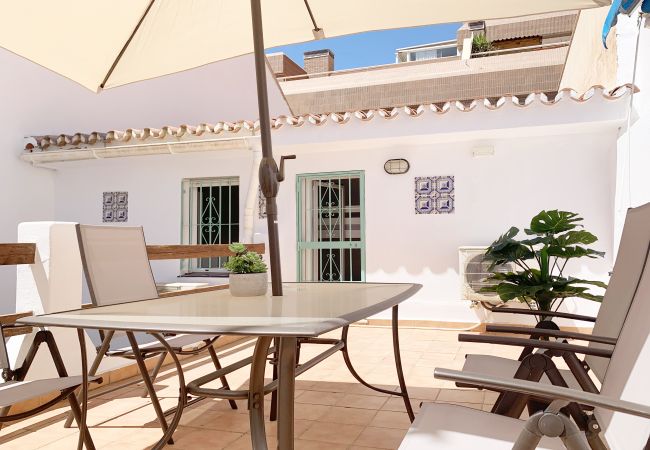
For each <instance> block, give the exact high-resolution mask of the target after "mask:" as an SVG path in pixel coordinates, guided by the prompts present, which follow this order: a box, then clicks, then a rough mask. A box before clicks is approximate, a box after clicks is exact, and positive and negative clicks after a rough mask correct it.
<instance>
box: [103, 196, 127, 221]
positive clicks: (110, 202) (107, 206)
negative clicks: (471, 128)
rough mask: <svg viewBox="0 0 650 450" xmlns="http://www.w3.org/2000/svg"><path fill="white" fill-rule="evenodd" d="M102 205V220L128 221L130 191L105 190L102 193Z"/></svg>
mask: <svg viewBox="0 0 650 450" xmlns="http://www.w3.org/2000/svg"><path fill="white" fill-rule="evenodd" d="M102 205H103V212H102V222H128V220H129V193H128V192H104V193H103V194H102Z"/></svg>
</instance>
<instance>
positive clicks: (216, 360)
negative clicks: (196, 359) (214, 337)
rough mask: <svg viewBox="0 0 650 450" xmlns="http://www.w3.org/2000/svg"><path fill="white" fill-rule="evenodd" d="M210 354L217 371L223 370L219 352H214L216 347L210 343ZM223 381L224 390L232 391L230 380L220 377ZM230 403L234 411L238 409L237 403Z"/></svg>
mask: <svg viewBox="0 0 650 450" xmlns="http://www.w3.org/2000/svg"><path fill="white" fill-rule="evenodd" d="M208 353H210V358H212V363H213V364H214V367H215V368H216V369H217V370H221V369H222V367H221V363H220V362H219V357H218V356H217V352H216V351H215V350H214V347H213V346H212V344H211V343H208ZM219 379H220V380H221V385H222V386H223V388H224V389H226V390H228V391H229V390H230V385H229V384H228V380H227V379H226V376H225V375H224V376H221V377H219ZM228 403H230V407H231V408H232V409H237V402H235V401H234V400H228Z"/></svg>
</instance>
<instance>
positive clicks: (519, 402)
mask: <svg viewBox="0 0 650 450" xmlns="http://www.w3.org/2000/svg"><path fill="white" fill-rule="evenodd" d="M549 360H550V358H549V357H548V356H546V355H544V354H543V353H533V354H531V355H528V356H526V357H525V358H524V359H523V360H522V361H521V364H520V365H519V368H518V369H517V372H516V373H515V376H514V378H517V379H519V380H528V381H535V382H538V381H539V380H540V379H541V378H542V375H543V374H544V371H545V368H546V365H547V364H548V361H549ZM528 398H529V397H528V396H527V395H523V394H517V393H515V392H502V393H500V394H499V397H498V398H497V401H496V402H495V403H494V406H493V407H492V412H493V413H495V414H499V415H501V416H508V417H514V418H516V419H517V418H519V417H521V413H522V412H523V411H524V408H526V406H527V404H528Z"/></svg>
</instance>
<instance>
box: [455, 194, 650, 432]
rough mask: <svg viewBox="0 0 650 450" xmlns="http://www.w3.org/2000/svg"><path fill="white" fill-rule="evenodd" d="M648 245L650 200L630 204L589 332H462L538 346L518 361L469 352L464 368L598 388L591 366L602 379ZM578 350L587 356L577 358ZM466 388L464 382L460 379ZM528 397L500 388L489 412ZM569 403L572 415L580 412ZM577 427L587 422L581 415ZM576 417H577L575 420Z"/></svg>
mask: <svg viewBox="0 0 650 450" xmlns="http://www.w3.org/2000/svg"><path fill="white" fill-rule="evenodd" d="M649 245H650V204H646V205H644V206H640V207H638V208H633V209H630V210H629V211H628V213H627V217H626V221H625V226H624V229H623V234H622V237H621V243H620V246H619V252H618V257H617V259H616V264H615V266H614V271H613V274H612V277H611V280H610V283H609V287H608V289H607V292H606V293H605V297H604V299H603V302H602V304H601V308H600V311H599V314H598V317H597V318H596V319H595V323H594V329H593V332H592V333H591V334H580V333H571V332H563V331H559V330H539V329H530V328H525V327H501V326H492V327H489V331H498V332H510V333H514V332H516V333H521V334H528V333H530V334H533V335H534V334H535V333H537V335H536V337H547V338H550V339H559V340H551V341H539V340H531V339H522V338H512V337H504V336H477V335H461V336H460V337H459V340H460V341H462V342H484V343H489V344H501V345H516V346H529V347H530V348H536V349H537V351H535V352H529V353H528V354H526V355H525V356H524V357H520V359H519V360H515V359H508V358H502V357H497V356H492V355H480V354H470V355H467V356H466V358H465V364H464V366H463V371H467V372H478V373H484V374H488V375H491V376H495V377H501V378H506V377H515V378H518V379H526V380H530V381H541V382H543V383H546V384H556V385H561V386H568V387H571V388H573V389H582V390H585V391H588V392H595V393H597V392H598V388H597V386H596V384H595V383H594V382H593V380H592V379H591V377H590V376H589V371H591V372H592V374H593V376H594V377H595V378H596V379H597V380H598V381H599V382H600V383H602V381H603V379H604V377H605V373H606V371H607V368H608V367H609V365H610V359H609V356H608V355H611V352H612V351H613V349H614V347H615V346H617V345H618V344H617V340H618V337H619V334H620V332H621V329H622V327H623V324H624V322H625V320H626V317H628V312H629V310H630V308H631V305H632V303H633V299H634V298H635V294H636V290H637V288H638V286H639V283H640V280H641V275H642V273H643V269H644V265H645V263H646V252H647V249H648V246H649ZM571 339H579V340H584V341H587V342H588V345H587V346H586V347H582V346H575V345H570V344H569V341H570V340H571ZM577 354H582V355H585V356H584V359H583V360H579V359H578V357H577V356H576V355H577ZM554 357H561V358H563V359H564V361H565V362H566V363H567V365H568V366H569V368H570V370H566V369H564V370H563V369H557V367H555V364H554V362H553V358H554ZM460 386H464V387H466V386H467V385H464V384H462V383H461V384H460ZM527 401H528V398H527V396H522V395H519V394H516V393H508V392H504V393H502V394H501V395H500V396H499V398H498V400H497V401H496V403H495V405H494V408H493V410H492V412H496V413H498V414H504V415H508V416H510V417H519V416H520V415H521V413H522V412H523V409H524V408H525V405H526V403H527ZM576 408H577V405H573V411H574V418H576V417H578V416H579V415H581V413H580V412H579V410H580V409H579V408H577V409H576ZM582 416H583V420H582V422H583V423H582V424H581V426H583V427H585V426H586V423H585V419H586V417H585V416H584V415H582ZM576 420H579V419H576Z"/></svg>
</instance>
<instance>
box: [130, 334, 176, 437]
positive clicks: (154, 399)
mask: <svg viewBox="0 0 650 450" xmlns="http://www.w3.org/2000/svg"><path fill="white" fill-rule="evenodd" d="M126 336H127V338H128V339H129V343H130V344H131V349H132V350H133V356H134V357H135V361H136V363H137V364H138V369H140V374H141V375H142V381H143V382H144V385H145V387H146V388H147V392H148V393H149V397H150V398H151V404H152V406H153V409H154V411H156V417H158V422H159V423H160V426H161V428H162V429H163V432H164V433H166V432H167V429H168V428H169V425H168V424H167V419H165V414H164V413H163V410H162V408H161V407H160V402H159V401H158V395H157V394H156V390H155V389H154V387H153V383H152V382H151V379H150V378H149V371H148V370H147V366H146V365H145V363H144V360H143V359H142V355H141V354H140V349H139V348H138V341H136V339H135V336H134V335H133V332H131V331H129V332H127V333H126ZM173 443H174V441H173V439H172V438H169V444H173Z"/></svg>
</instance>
